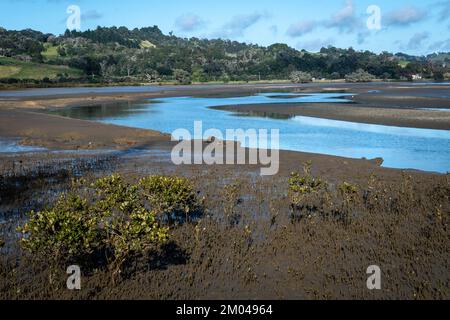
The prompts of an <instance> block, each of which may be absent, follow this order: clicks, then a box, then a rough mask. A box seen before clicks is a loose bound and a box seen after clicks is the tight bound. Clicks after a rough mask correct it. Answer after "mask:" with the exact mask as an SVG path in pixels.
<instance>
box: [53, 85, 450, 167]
mask: <svg viewBox="0 0 450 320" xmlns="http://www.w3.org/2000/svg"><path fill="white" fill-rule="evenodd" d="M348 96H351V94H337V93H326V94H325V93H321V94H308V95H302V94H295V93H294V94H292V93H290V94H289V93H281V94H280V93H278V92H275V93H264V94H258V95H252V96H245V97H242V96H240V97H227V98H217V97H216V98H201V97H175V98H161V99H158V100H153V99H150V100H148V101H146V102H139V103H128V104H118V105H116V106H114V107H111V106H97V107H88V108H72V109H66V110H64V111H56V112H57V113H59V114H62V115H65V116H69V117H74V118H81V119H89V120H97V121H102V122H105V123H112V124H117V125H123V126H129V127H136V128H143V129H153V130H158V131H161V132H164V133H172V132H173V131H174V130H176V129H179V128H185V129H188V130H190V131H191V132H192V131H193V124H194V121H199V120H202V121H203V130H207V129H210V128H215V129H218V130H221V131H222V132H225V130H226V129H244V130H247V129H267V130H269V131H270V130H271V129H279V130H280V139H281V141H280V148H281V149H286V150H294V151H304V152H312V153H320V154H330V155H336V156H344V157H352V158H363V157H365V158H369V159H370V158H378V157H381V158H383V159H384V160H385V161H384V166H386V167H393V168H409V169H420V170H427V171H438V172H447V171H450V131H445V130H427V129H415V128H398V127H389V126H380V125H370V124H361V123H352V122H345V121H335V120H326V119H318V118H309V117H298V116H296V117H289V116H280V115H279V114H277V113H276V112H274V113H260V112H248V113H246V114H236V113H233V112H227V111H222V110H216V109H211V108H210V107H218V106H227V105H228V106H237V107H239V105H245V104H282V103H329V102H336V103H339V102H345V103H348V102H349V100H348V99H346V97H348ZM286 97H289V99H286Z"/></svg>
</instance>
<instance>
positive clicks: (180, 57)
mask: <svg viewBox="0 0 450 320" xmlns="http://www.w3.org/2000/svg"><path fill="white" fill-rule="evenodd" d="M0 56H3V57H8V58H12V59H14V60H5V58H2V61H6V62H5V63H3V64H2V66H1V69H0V70H1V78H2V79H3V80H2V82H5V81H6V80H5V78H8V81H10V82H11V81H12V80H11V79H13V80H17V79H21V80H23V79H38V80H39V79H44V78H49V79H52V81H53V82H67V81H70V80H71V79H77V81H80V82H82V81H89V82H92V81H94V82H101V83H105V82H111V83H115V82H146V83H151V82H165V81H176V82H178V83H180V84H188V83H191V82H229V81H243V82H248V81H259V80H263V81H273V80H288V79H289V78H290V75H292V74H293V73H294V72H303V73H307V74H309V75H311V76H312V77H313V78H315V79H323V78H325V79H344V78H346V77H347V76H348V75H351V74H352V73H355V72H357V71H362V72H366V73H368V74H370V75H371V76H370V77H369V78H376V79H398V80H408V79H409V80H410V79H412V78H413V76H414V75H420V76H421V77H422V78H425V79H435V80H443V79H444V78H445V76H446V74H447V75H448V74H449V72H450V69H449V67H448V65H449V62H450V55H449V54H445V53H442V54H433V55H429V56H426V57H425V56H423V57H415V56H410V55H407V54H403V53H397V54H393V53H389V52H382V53H380V54H375V53H372V52H370V51H356V50H354V49H353V48H348V49H339V48H335V47H327V48H322V49H321V50H320V52H318V53H311V52H307V51H305V50H296V49H294V48H291V47H289V46H288V45H286V44H279V43H278V44H273V45H271V46H268V47H263V46H259V45H254V44H247V43H240V42H237V41H230V40H222V39H212V40H207V39H199V38H190V39H185V38H179V37H176V36H174V35H172V34H170V35H165V34H163V33H162V32H161V30H160V29H159V28H158V27H157V26H154V27H148V28H141V29H133V30H129V29H127V28H125V27H120V28H117V27H110V28H103V27H98V28H97V29H95V30H87V31H84V32H77V31H66V32H65V33H64V34H63V35H60V36H55V35H52V34H44V33H41V32H38V31H34V30H22V31H8V30H5V29H2V28H0ZM11 61H15V62H14V63H12V62H11ZM43 64H44V65H45V66H44V65H43ZM61 66H64V67H61ZM78 70H80V71H78ZM58 75H59V76H58ZM180 75H182V76H180ZM347 78H348V77H347Z"/></svg>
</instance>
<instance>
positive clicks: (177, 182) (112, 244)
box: [19, 175, 197, 274]
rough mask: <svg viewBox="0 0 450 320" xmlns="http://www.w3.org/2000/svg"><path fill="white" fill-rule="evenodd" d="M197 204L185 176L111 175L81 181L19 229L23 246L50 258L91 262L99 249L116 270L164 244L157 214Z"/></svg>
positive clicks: (165, 230)
mask: <svg viewBox="0 0 450 320" xmlns="http://www.w3.org/2000/svg"><path fill="white" fill-rule="evenodd" d="M195 204H197V198H196V196H195V193H194V191H193V187H192V185H191V184H190V183H189V181H188V180H185V179H180V178H167V177H149V178H147V179H143V180H142V181H141V182H140V183H138V184H130V183H126V182H124V180H123V179H122V177H121V176H119V175H112V176H110V177H106V178H103V179H99V180H97V181H95V182H94V183H92V184H86V183H85V182H84V181H82V182H81V183H80V184H79V185H78V186H77V187H76V188H74V189H73V190H72V191H71V192H70V193H68V194H64V195H62V196H61V197H60V198H59V199H58V200H57V201H56V203H55V204H54V205H53V206H52V207H51V208H48V209H45V210H43V211H40V212H34V211H32V212H30V213H29V220H28V222H27V223H26V224H25V225H24V226H23V227H21V228H19V231H20V232H22V234H23V237H22V239H21V244H22V247H23V248H24V249H26V250H28V251H30V252H32V253H37V254H42V255H43V256H44V257H52V258H53V261H52V262H53V263H58V262H60V261H65V260H68V259H77V260H81V261H83V262H92V260H93V258H94V256H95V253H98V252H103V253H104V255H105V256H106V258H107V263H108V266H109V267H110V268H111V269H112V270H114V274H116V273H117V272H119V271H120V270H121V268H122V266H123V264H124V262H125V261H127V260H128V259H129V258H130V257H132V256H135V255H140V254H144V253H145V252H146V251H147V250H149V249H152V248H154V247H156V246H158V245H160V244H162V243H164V242H165V241H166V240H167V239H168V237H169V228H168V227H164V226H162V221H161V219H160V218H159V214H160V213H161V212H164V213H167V212H170V211H171V210H183V212H185V213H186V214H187V213H189V212H190V210H191V209H193V208H194V205H195Z"/></svg>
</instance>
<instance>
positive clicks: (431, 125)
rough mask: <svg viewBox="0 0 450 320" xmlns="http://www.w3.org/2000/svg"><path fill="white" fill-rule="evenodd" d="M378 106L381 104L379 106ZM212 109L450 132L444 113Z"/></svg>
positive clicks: (349, 107)
mask: <svg viewBox="0 0 450 320" xmlns="http://www.w3.org/2000/svg"><path fill="white" fill-rule="evenodd" d="M355 100H357V98H355ZM412 101H415V100H411V101H409V104H408V105H409V106H411V107H413V106H414V103H413V102H412ZM379 105H380V106H381V105H383V104H381V103H380V104H379ZM428 105H430V104H428ZM214 109H217V110H226V111H232V112H239V113H245V114H248V115H253V116H267V117H276V116H277V115H281V116H286V117H294V116H306V117H313V118H322V119H330V120H341V121H350V122H357V123H368V124H379V125H387V126H397V127H408V128H423V129H439V130H450V112H449V111H444V110H443V111H439V110H415V109H397V108H394V107H389V108H386V107H383V108H382V107H378V108H373V107H367V106H361V105H359V104H356V105H355V104H336V103H334V104H330V103H317V104H311V103H283V104H257V105H235V106H223V107H215V108H214Z"/></svg>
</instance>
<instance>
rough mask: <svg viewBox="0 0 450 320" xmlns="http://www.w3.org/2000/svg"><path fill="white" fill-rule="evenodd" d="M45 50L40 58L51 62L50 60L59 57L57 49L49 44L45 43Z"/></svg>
mask: <svg viewBox="0 0 450 320" xmlns="http://www.w3.org/2000/svg"><path fill="white" fill-rule="evenodd" d="M44 48H45V50H44V51H42V56H43V57H44V58H45V59H46V60H51V59H55V58H57V57H58V56H59V54H58V47H57V46H54V45H52V44H50V43H46V44H45V45H44Z"/></svg>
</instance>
